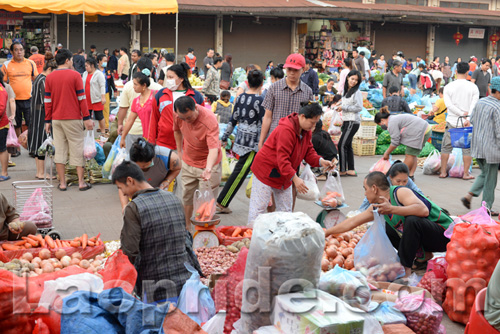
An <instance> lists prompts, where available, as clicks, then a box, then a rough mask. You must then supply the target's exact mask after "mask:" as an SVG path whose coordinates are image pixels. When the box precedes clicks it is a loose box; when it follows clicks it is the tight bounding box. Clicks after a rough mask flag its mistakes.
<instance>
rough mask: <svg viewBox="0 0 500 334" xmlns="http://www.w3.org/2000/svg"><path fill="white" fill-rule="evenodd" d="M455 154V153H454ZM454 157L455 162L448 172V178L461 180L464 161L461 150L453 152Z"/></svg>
mask: <svg viewBox="0 0 500 334" xmlns="http://www.w3.org/2000/svg"><path fill="white" fill-rule="evenodd" d="M455 152H456V153H455ZM453 153H454V155H455V162H454V163H453V166H452V167H451V169H450V171H449V173H448V174H449V175H450V177H457V178H462V177H464V159H463V156H462V150H461V149H458V150H456V151H454V152H453Z"/></svg>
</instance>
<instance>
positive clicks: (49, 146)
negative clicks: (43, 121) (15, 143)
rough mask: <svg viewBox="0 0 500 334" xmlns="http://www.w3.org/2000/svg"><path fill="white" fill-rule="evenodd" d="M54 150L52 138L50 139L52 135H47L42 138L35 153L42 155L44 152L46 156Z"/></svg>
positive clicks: (53, 152) (50, 154) (51, 154)
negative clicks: (42, 140)
mask: <svg viewBox="0 0 500 334" xmlns="http://www.w3.org/2000/svg"><path fill="white" fill-rule="evenodd" d="M55 152H56V149H55V147H54V140H53V139H52V136H48V137H47V139H45V140H44V142H43V143H42V145H40V147H39V148H38V151H37V154H38V155H39V156H42V157H44V156H45V154H47V155H48V156H53V155H54V154H55Z"/></svg>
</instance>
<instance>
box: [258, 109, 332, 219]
mask: <svg viewBox="0 0 500 334" xmlns="http://www.w3.org/2000/svg"><path fill="white" fill-rule="evenodd" d="M321 114H323V110H322V109H321V106H320V105H319V104H318V103H316V102H312V103H309V102H305V103H302V108H301V109H300V111H299V113H298V114H297V113H293V114H291V115H289V116H287V117H284V118H282V119H281V120H280V122H279V125H278V127H277V128H276V129H275V130H274V131H273V132H272V133H271V135H270V136H269V138H268V139H267V140H266V142H265V144H264V146H263V147H262V149H261V150H260V151H259V152H258V153H257V155H256V156H255V159H254V162H253V164H252V172H253V174H254V177H253V181H252V195H251V196H250V210H249V213H248V223H249V225H253V222H254V220H255V219H256V218H257V216H258V215H260V214H262V213H264V212H265V211H266V208H267V204H268V203H269V200H270V199H271V195H273V194H274V200H275V203H276V211H284V212H292V204H293V198H292V187H291V185H292V182H293V184H294V185H295V187H296V188H297V192H299V193H305V192H307V190H308V189H307V187H306V186H305V184H304V181H302V179H301V178H299V177H298V176H297V170H298V168H299V166H300V163H301V162H302V160H305V161H306V162H307V163H308V164H309V165H311V167H320V166H321V167H325V168H327V169H331V168H333V167H334V162H333V161H327V160H324V159H323V158H322V157H320V156H319V155H318V154H317V153H316V151H315V150H314V148H313V145H312V142H311V136H312V134H311V131H312V130H313V129H314V128H315V126H316V123H317V122H318V121H319V119H320V117H321Z"/></svg>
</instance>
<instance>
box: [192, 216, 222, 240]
mask: <svg viewBox="0 0 500 334" xmlns="http://www.w3.org/2000/svg"><path fill="white" fill-rule="evenodd" d="M191 223H193V225H194V226H195V227H194V229H195V230H196V232H195V233H194V235H193V248H200V247H217V246H219V244H220V243H219V238H218V237H217V234H216V233H215V227H216V226H217V225H218V224H219V223H220V217H219V216H217V215H214V217H213V219H212V220H209V221H206V222H200V221H197V220H194V218H191Z"/></svg>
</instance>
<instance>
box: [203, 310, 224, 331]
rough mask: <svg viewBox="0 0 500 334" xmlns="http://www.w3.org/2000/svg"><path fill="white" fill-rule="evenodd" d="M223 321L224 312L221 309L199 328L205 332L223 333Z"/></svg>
mask: <svg viewBox="0 0 500 334" xmlns="http://www.w3.org/2000/svg"><path fill="white" fill-rule="evenodd" d="M225 322H226V312H224V311H221V312H219V313H217V314H216V315H214V316H213V317H212V319H210V320H208V321H207V322H206V323H205V324H204V325H203V327H202V328H201V329H203V330H204V331H205V332H207V334H223V333H224V323H225Z"/></svg>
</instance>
